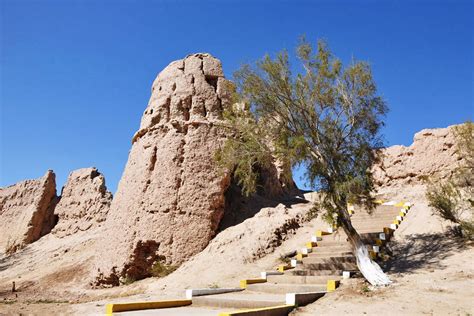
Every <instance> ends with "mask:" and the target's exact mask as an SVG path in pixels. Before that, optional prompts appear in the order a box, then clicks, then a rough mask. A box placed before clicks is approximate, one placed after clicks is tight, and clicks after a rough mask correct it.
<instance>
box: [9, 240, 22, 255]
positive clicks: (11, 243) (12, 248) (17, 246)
mask: <svg viewBox="0 0 474 316" xmlns="http://www.w3.org/2000/svg"><path fill="white" fill-rule="evenodd" d="M21 248H22V246H21V245H20V244H19V243H18V242H17V241H16V240H12V239H11V238H10V237H8V240H7V244H6V246H5V253H6V254H7V255H12V254H14V253H15V252H17V251H18V250H20V249H21Z"/></svg>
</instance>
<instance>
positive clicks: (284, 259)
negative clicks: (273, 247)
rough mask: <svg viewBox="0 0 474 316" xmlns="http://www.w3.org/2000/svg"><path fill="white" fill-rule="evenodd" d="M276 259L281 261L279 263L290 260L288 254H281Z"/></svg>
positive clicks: (287, 262) (286, 262)
mask: <svg viewBox="0 0 474 316" xmlns="http://www.w3.org/2000/svg"><path fill="white" fill-rule="evenodd" d="M278 260H279V261H280V262H281V263H285V264H289V263H290V262H291V258H289V257H288V256H285V255H281V256H280V257H279V258H278Z"/></svg>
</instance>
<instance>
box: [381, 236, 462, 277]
mask: <svg viewBox="0 0 474 316" xmlns="http://www.w3.org/2000/svg"><path fill="white" fill-rule="evenodd" d="M388 247H389V248H388V250H389V251H390V252H391V253H392V254H393V256H392V258H391V259H390V260H388V261H387V262H385V264H384V270H385V271H390V272H392V273H413V272H415V271H417V270H420V269H438V270H439V269H445V268H446V265H445V264H443V263H442V261H443V260H444V259H446V258H448V257H450V256H452V255H453V254H454V253H457V252H462V251H464V250H466V249H468V248H469V247H470V246H469V245H467V244H466V242H465V241H464V240H462V239H460V238H459V237H456V236H454V235H453V234H451V233H447V234H443V233H437V234H415V235H410V236H406V237H405V239H404V240H401V241H393V242H391V243H390V244H389V246H388Z"/></svg>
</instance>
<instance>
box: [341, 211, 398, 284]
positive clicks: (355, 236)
mask: <svg viewBox="0 0 474 316" xmlns="http://www.w3.org/2000/svg"><path fill="white" fill-rule="evenodd" d="M344 205H347V203H345V204H344ZM338 213H339V214H340V223H341V226H342V228H343V229H344V232H345V233H346V235H347V237H348V239H349V242H350V243H351V245H352V251H353V252H354V255H355V257H356V259H357V267H358V268H359V270H360V272H361V273H362V275H363V276H364V277H365V279H366V280H367V281H369V283H370V284H372V285H375V286H381V285H389V284H390V283H392V281H390V279H389V278H388V276H387V275H386V274H385V273H384V272H383V271H382V269H381V268H380V266H379V265H378V264H377V263H376V262H375V261H373V260H372V259H370V256H369V252H368V250H367V247H366V245H365V244H364V243H363V242H362V239H361V237H360V235H359V233H358V232H357V231H356V230H355V228H354V227H353V226H352V223H351V218H350V215H349V212H348V211H347V207H346V206H344V207H340V208H339V212H338Z"/></svg>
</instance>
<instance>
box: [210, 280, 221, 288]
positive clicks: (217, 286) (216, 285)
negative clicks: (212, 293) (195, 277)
mask: <svg viewBox="0 0 474 316" xmlns="http://www.w3.org/2000/svg"><path fill="white" fill-rule="evenodd" d="M208 287H209V288H210V289H219V288H220V286H219V284H217V283H215V282H214V283H211V284H209V285H208Z"/></svg>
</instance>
